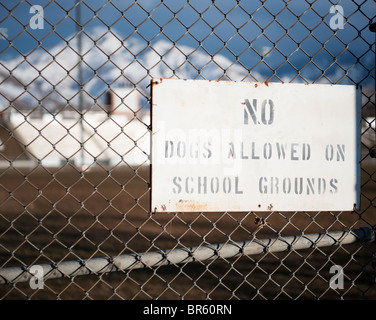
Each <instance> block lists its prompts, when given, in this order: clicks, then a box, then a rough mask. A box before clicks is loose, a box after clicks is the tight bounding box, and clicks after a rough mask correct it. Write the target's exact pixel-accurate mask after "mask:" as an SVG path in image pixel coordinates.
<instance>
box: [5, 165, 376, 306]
mask: <svg viewBox="0 0 376 320" xmlns="http://www.w3.org/2000/svg"><path fill="white" fill-rule="evenodd" d="M375 168H376V165H375V162H370V161H367V162H365V161H364V162H363V163H362V199H361V205H362V208H361V211H359V212H316V213H305V212H291V213H280V212H265V213H257V215H256V214H255V213H252V212H250V213H223V212H222V213H205V214H198V213H184V214H183V213H175V214H166V213H155V214H151V213H150V212H149V197H150V192H149V181H150V179H149V168H140V169H138V170H132V169H129V168H128V169H125V168H124V166H123V167H116V168H113V169H111V170H108V168H105V167H101V166H97V167H95V168H91V169H89V170H86V171H84V172H83V173H81V172H80V171H79V170H77V169H76V168H75V167H74V166H72V165H70V164H67V165H66V166H64V167H62V168H59V169H54V170H52V169H51V168H43V167H38V166H37V167H32V168H8V169H7V170H4V171H2V172H0V267H11V266H21V265H25V266H27V265H32V264H43V263H53V262H55V263H57V262H61V261H70V260H77V259H88V258H92V257H103V256H117V255H120V254H125V253H136V252H148V251H154V250H160V249H172V248H176V247H182V246H199V245H203V244H209V243H225V242H231V241H244V240H251V239H252V233H253V232H254V231H255V229H256V225H255V218H256V217H257V216H259V217H262V218H264V219H265V221H266V222H268V225H267V226H265V227H264V228H262V229H260V230H259V231H258V232H257V233H256V234H255V236H256V237H257V238H258V239H263V238H274V237H278V236H287V235H301V234H302V233H314V232H324V231H335V230H347V229H357V228H360V227H363V226H371V227H374V226H375V224H376V208H375V204H374V201H375V195H376V182H375V178H374V176H373V175H374V174H375ZM336 264H337V265H340V266H343V268H344V274H345V282H344V288H343V289H336V290H333V289H331V288H330V287H329V279H330V278H331V276H332V275H331V274H330V272H329V269H330V267H331V266H333V265H336ZM375 267H376V245H375V244H374V243H367V244H360V243H357V244H351V245H343V246H333V247H327V248H310V249H306V250H300V251H289V252H281V253H264V254H260V255H255V256H241V257H237V258H232V259H219V258H218V259H215V260H212V261H208V262H206V263H203V262H194V263H190V264H185V265H184V264H183V265H179V266H177V265H170V266H164V267H158V268H155V269H138V270H132V271H128V272H114V273H110V274H102V275H100V276H98V275H89V276H77V277H74V278H72V279H68V278H63V279H51V280H47V281H46V282H45V284H44V288H43V289H39V290H33V289H31V288H30V286H29V283H27V282H25V283H18V284H15V285H11V284H8V285H0V298H1V299H26V298H32V299H241V300H243V299H291V298H294V299H295V298H300V299H318V298H320V299H340V298H345V299H375V298H376V285H375V277H376V269H375Z"/></svg>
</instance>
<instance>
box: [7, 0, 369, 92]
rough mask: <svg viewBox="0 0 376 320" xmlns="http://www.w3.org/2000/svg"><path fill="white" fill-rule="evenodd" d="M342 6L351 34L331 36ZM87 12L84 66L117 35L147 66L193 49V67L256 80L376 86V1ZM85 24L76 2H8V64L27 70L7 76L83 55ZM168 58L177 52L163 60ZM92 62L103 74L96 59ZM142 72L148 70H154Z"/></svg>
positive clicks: (117, 0) (193, 2) (85, 6)
mask: <svg viewBox="0 0 376 320" xmlns="http://www.w3.org/2000/svg"><path fill="white" fill-rule="evenodd" d="M333 4H339V5H340V6H341V7H342V8H343V13H344V16H345V18H346V19H345V24H344V26H343V29H336V30H333V29H332V28H331V27H330V21H331V19H332V17H333V15H334V14H333V13H330V11H329V10H330V7H331V6H332V5H333ZM32 5H40V6H42V7H43V8H44V19H45V22H44V28H43V29H32V28H31V27H30V24H29V22H30V19H31V18H32V17H33V15H34V14H32V13H30V8H31V6H32ZM81 12H82V15H81V21H82V24H83V25H84V34H83V42H84V43H85V45H86V46H85V48H86V49H85V51H84V54H85V56H84V60H85V59H86V58H88V57H89V53H90V52H89V51H92V52H94V50H96V49H98V48H95V44H97V45H98V47H99V49H100V51H106V49H105V48H103V50H101V49H102V48H101V41H102V42H104V38H105V36H106V35H107V37H108V35H109V34H111V35H115V37H116V38H117V39H118V40H119V42H120V43H121V41H123V43H124V44H125V46H127V45H128V44H129V43H131V42H132V41H133V43H134V42H137V46H134V47H127V48H125V49H126V53H127V54H128V55H130V57H131V58H132V57H133V58H135V57H137V59H138V58H139V59H140V61H141V60H142V59H141V56H142V55H143V54H144V53H145V52H147V51H150V50H151V51H153V50H154V49H153V48H154V46H155V47H157V44H158V43H159V44H160V43H164V44H169V46H170V47H171V48H173V47H174V46H175V47H178V48H180V47H181V48H190V51H189V50H188V49H184V50H185V51H184V52H190V53H188V54H187V60H190V59H191V58H192V61H196V62H197V59H198V58H197V57H195V58H194V55H195V54H196V55H197V54H200V57H205V55H206V56H207V57H209V58H211V57H213V56H214V57H221V58H226V59H227V61H229V62H231V63H232V64H233V66H239V67H241V68H243V69H245V70H248V72H249V73H250V74H251V75H252V74H255V75H257V76H254V77H253V78H254V79H252V77H250V78H247V80H265V79H268V80H269V81H299V80H301V78H304V79H306V80H307V81H309V82H320V81H321V82H322V81H324V82H325V81H326V80H328V79H329V80H330V81H331V82H334V83H340V84H354V83H357V84H362V85H371V84H373V82H374V79H373V77H372V76H370V75H369V72H368V70H370V69H372V68H374V61H375V60H374V58H375V52H374V49H373V47H372V44H373V43H374V39H375V34H373V33H371V32H370V31H369V29H368V26H369V24H370V23H371V22H372V21H374V20H375V14H376V4H375V2H374V1H372V0H368V1H361V0H354V1H350V0H344V1H328V0H317V1H314V0H292V1H287V0H286V1H283V0H268V1H256V0H252V1H249V0H248V1H245V0H243V1H235V0H217V1H215V2H214V3H213V1H209V0H190V1H189V2H188V1H187V0H165V1H163V2H162V1H157V0H139V1H137V2H135V1H131V0H113V1H111V2H108V1H104V0H103V1H101V0H99V1H86V2H84V3H82V4H81ZM76 18H77V6H76V1H72V0H65V1H48V0H28V1H14V0H2V1H1V4H0V31H1V30H2V32H3V33H5V34H6V38H7V39H3V40H0V64H2V65H3V66H4V67H5V68H6V70H9V69H12V68H13V69H14V68H17V64H9V65H12V67H11V68H10V67H7V64H8V63H9V61H12V60H15V59H23V60H26V61H28V62H29V64H32V63H33V62H34V61H37V60H33V59H32V58H31V57H32V56H35V55H49V51H53V50H54V48H55V49H56V48H57V47H59V46H60V47H64V46H71V47H72V48H76V46H77V37H76V33H77V24H76V22H75V19H76ZM371 48H372V49H371ZM370 49H371V50H370ZM132 50H134V51H132ZM154 51H156V50H154ZM180 51H183V49H182V50H180ZM106 52H107V53H108V54H110V55H111V52H108V51H106ZM166 52H168V49H167V50H166V51H164V53H163V54H165V53H166ZM157 53H158V52H157ZM163 54H162V53H160V55H161V56H163ZM99 55H103V54H102V53H101V52H100V53H99ZM99 55H98V56H99ZM164 57H165V56H163V57H162V58H161V59H160V60H163V59H164ZM137 59H136V60H137ZM194 59H196V60H194ZM203 60H205V58H204V59H203ZM18 61H20V60H18ZM88 61H89V60H88ZM90 61H91V63H93V64H95V65H100V64H99V63H95V62H94V61H95V60H94V59H90ZM196 62H191V63H190V67H191V68H192V69H195V68H196V69H197V68H201V67H202V65H199V66H196V65H195V63H196ZM229 62H227V65H228V63H229ZM142 63H145V64H146V65H147V64H148V63H147V62H144V60H142V61H141V62H140V64H142ZM159 63H162V64H163V61H159ZM86 67H87V68H88V69H89V70H88V72H87V73H86V76H85V81H89V80H90V79H91V77H92V76H91V75H90V74H91V73H92V72H94V71H93V69H95V68H96V67H97V66H94V65H93V66H90V65H89V63H87V66H86ZM126 67H127V66H126V65H122V66H121V68H126ZM149 67H150V66H149ZM167 67H168V66H167ZM25 70H26V69H25ZM106 70H107V71H108V69H106ZM196 71H197V70H196ZM197 74H199V73H197V72H196V74H193V75H192V77H197ZM373 74H374V71H373ZM260 75H261V76H260ZM300 75H301V77H300ZM218 76H219V75H218V73H211V74H210V75H208V77H209V78H210V77H218ZM260 77H261V78H262V79H259V78H260ZM106 79H109V78H106ZM105 81H110V80H105ZM131 81H133V79H131ZM137 81H138V80H137ZM102 82H103V81H102ZM104 85H105V84H104ZM97 86H98V85H97Z"/></svg>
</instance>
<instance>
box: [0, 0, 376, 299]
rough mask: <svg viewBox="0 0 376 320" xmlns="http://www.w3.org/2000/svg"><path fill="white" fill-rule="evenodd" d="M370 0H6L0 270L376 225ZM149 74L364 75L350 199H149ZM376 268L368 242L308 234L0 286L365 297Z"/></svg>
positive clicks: (29, 295) (1, 49) (250, 77)
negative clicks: (304, 204) (169, 207)
mask: <svg viewBox="0 0 376 320" xmlns="http://www.w3.org/2000/svg"><path fill="white" fill-rule="evenodd" d="M36 5H39V6H40V7H36ZM333 5H340V6H341V8H343V18H344V25H343V26H342V27H341V26H337V27H336V28H333V23H334V22H336V23H337V22H338V21H340V20H341V17H342V16H337V20H335V21H334V20H333V17H334V15H335V14H338V12H339V11H338V10H337V11H338V12H331V11H330V8H331V7H332V6H333ZM41 9H42V10H41ZM337 9H338V8H337ZM375 9H376V7H375V3H374V2H373V1H355V0H354V1H339V2H338V1H337V2H336V3H333V2H331V1H325V0H323V1H320V0H317V1H283V0H273V1H265V2H261V1H235V0H234V1H208V0H207V1H195V0H188V1H187V0H179V1H172V0H171V1H168V0H166V1H156V0H155V1H154V0H138V1H116V0H112V1H111V0H110V1H108V0H106V1H85V0H82V1H58V0H56V1H42V0H40V1H39V2H38V3H36V2H35V1H34V2H32V3H31V1H27V0H26V1H2V2H1V3H0V107H1V122H0V140H1V145H0V166H1V171H0V268H10V267H23V268H24V269H25V270H28V268H30V267H31V266H33V265H42V264H49V265H51V266H52V267H53V269H54V270H55V271H56V272H59V265H61V264H62V263H63V262H67V261H79V262H80V263H81V264H80V268H83V267H84V266H85V265H86V264H87V262H88V261H90V260H91V259H94V258H104V259H107V260H106V261H110V262H111V263H112V262H113V260H114V259H116V257H120V256H122V255H127V254H128V255H134V256H135V257H136V259H138V260H140V259H142V257H141V255H140V253H145V254H146V253H153V252H155V251H163V250H172V249H178V248H182V249H189V248H191V247H198V248H204V247H205V246H208V245H213V244H217V243H221V244H232V243H234V242H239V241H256V239H268V238H270V239H278V238H280V237H285V236H296V237H297V238H300V237H303V236H304V235H306V234H310V233H329V232H332V231H337V230H352V229H357V228H361V227H369V228H372V229H374V228H375V221H376V218H375V216H376V210H375V194H376V183H375V182H376V180H375V175H376V166H375V164H376V162H375V159H374V158H372V152H373V151H372V150H373V148H374V147H375V136H376V133H375V93H374V92H375V91H374V90H375V87H374V81H375V64H374V61H375V47H374V42H375V34H373V33H372V32H370V31H369V25H370V24H371V23H372V21H373V19H374V18H375V12H376V10H375ZM152 77H162V78H189V79H207V80H233V81H274V82H285V83H288V82H304V83H331V84H354V85H358V86H361V87H362V123H363V126H362V137H361V140H362V158H361V174H362V177H361V211H359V212H358V211H353V212H315V213H308V212H286V213H285V212H283V213H282V212H265V213H257V214H256V213H254V212H248V213H231V212H217V213H169V214H164V213H152V212H151V211H150V208H149V207H150V188H151V186H150V169H149V155H150V145H149V144H148V141H149V132H150V115H149V110H150V98H151V97H150V92H149V88H148V86H149V84H150V81H151V79H152ZM308 120H309V119H307V121H308ZM334 121H335V120H334ZM296 134H297V135H298V134H299V132H297V133H296ZM165 258H166V257H165ZM166 259H167V260H168V257H167V258H166ZM111 263H110V264H108V265H107V266H112V264H111ZM333 265H340V266H342V267H343V268H344V277H345V281H344V288H343V289H332V288H331V287H330V286H329V279H330V278H331V276H332V274H331V273H330V268H331V267H332V266H333ZM375 267H376V248H375V244H374V243H354V244H346V245H343V244H341V243H339V244H338V245H336V246H329V247H318V246H316V245H313V246H312V247H310V248H308V249H304V250H294V249H293V248H291V249H290V250H288V251H285V252H272V251H269V250H264V252H262V253H260V254H257V255H254V256H253V255H247V254H239V255H237V256H234V257H230V258H225V257H221V256H219V255H218V256H215V257H213V258H212V259H210V260H207V261H200V260H197V261H194V262H191V261H188V260H187V261H181V263H176V262H173V261H169V264H168V265H167V266H166V265H162V264H161V265H158V264H156V265H153V266H148V265H147V264H145V267H144V268H136V267H133V266H130V267H129V268H128V269H126V270H120V269H119V270H117V272H110V271H113V270H110V269H111V268H110V267H109V268H108V270H107V269H105V270H100V272H96V271H95V272H88V273H89V274H87V275H85V276H79V275H75V274H74V273H73V274H69V275H65V276H64V277H61V278H58V279H52V278H51V279H48V277H47V278H46V279H45V281H44V283H43V287H42V288H41V287H40V288H36V289H33V288H32V286H31V283H30V282H29V281H26V282H18V281H11V282H10V283H9V282H8V283H6V284H2V285H0V298H1V299H240V300H243V299H282V298H287V299H296V298H301V299H322V298H329V299H339V298H340V299H342V298H345V299H346V298H347V299H354V298H356V299H358V298H365V299H375V298H376V286H375V276H376V271H375ZM60 271H61V270H60ZM61 272H62V271H61Z"/></svg>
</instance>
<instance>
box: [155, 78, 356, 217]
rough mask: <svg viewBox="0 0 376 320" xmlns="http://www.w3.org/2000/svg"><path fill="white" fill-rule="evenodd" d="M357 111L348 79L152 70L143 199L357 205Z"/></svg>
mask: <svg viewBox="0 0 376 320" xmlns="http://www.w3.org/2000/svg"><path fill="white" fill-rule="evenodd" d="M360 119H361V118H360V90H358V89H357V88H356V87H355V86H350V85H326V84H315V85H311V84H310V85H306V84H282V83H259V82H230V81H207V80H178V79H153V80H152V138H151V139H152V159H151V160H152V169H151V182H152V190H151V209H152V210H153V211H157V212H205V211H211V212H213V211H347V210H350V211H351V210H353V209H357V208H358V206H359V202H360V200H359V198H360V165H359V160H360V121H361V120H360Z"/></svg>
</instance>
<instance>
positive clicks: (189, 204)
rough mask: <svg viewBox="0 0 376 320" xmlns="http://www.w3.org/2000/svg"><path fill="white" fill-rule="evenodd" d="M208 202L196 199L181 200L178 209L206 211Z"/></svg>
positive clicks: (177, 205)
mask: <svg viewBox="0 0 376 320" xmlns="http://www.w3.org/2000/svg"><path fill="white" fill-rule="evenodd" d="M207 208H208V204H206V203H204V202H200V201H195V200H179V201H178V203H177V204H176V209H177V210H176V211H190V212H200V211H205V210H207Z"/></svg>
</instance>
